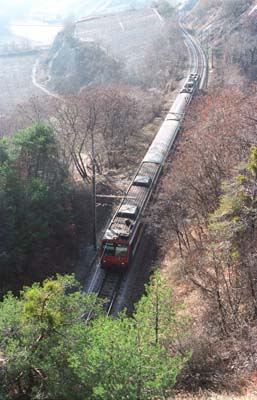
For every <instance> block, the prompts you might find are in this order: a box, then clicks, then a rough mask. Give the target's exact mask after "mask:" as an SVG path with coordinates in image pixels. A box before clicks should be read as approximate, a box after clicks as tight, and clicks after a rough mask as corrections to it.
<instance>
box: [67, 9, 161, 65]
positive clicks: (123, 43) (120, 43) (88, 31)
mask: <svg viewBox="0 0 257 400" xmlns="http://www.w3.org/2000/svg"><path fill="white" fill-rule="evenodd" d="M162 26H163V22H162V19H161V17H160V16H159V15H158V13H157V12H156V11H155V10H154V9H152V8H147V9H143V10H131V11H127V12H122V13H119V14H106V15H103V16H98V17H94V18H88V19H85V20H84V21H81V22H80V23H78V24H77V27H76V32H75V35H76V37H77V38H80V39H81V40H86V41H90V40H95V41H98V42H99V44H100V45H101V46H103V47H104V48H106V49H107V51H108V50H109V51H110V52H111V53H112V54H113V55H114V56H115V57H119V58H122V60H123V61H125V62H126V64H127V66H128V67H130V66H134V65H136V64H140V62H141V60H142V57H143V56H144V54H145V51H146V50H147V47H148V46H149V44H150V43H151V42H152V41H153V40H154V39H157V38H158V37H159V36H160V35H161V33H162Z"/></svg>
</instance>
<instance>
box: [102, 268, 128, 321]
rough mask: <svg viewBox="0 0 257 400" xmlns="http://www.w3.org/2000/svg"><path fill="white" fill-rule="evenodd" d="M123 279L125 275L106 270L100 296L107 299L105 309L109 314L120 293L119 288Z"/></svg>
mask: <svg viewBox="0 0 257 400" xmlns="http://www.w3.org/2000/svg"><path fill="white" fill-rule="evenodd" d="M122 280H123V275H121V274H120V273H117V272H106V273H105V277H104V279H103V282H102V286H101V287H100V289H99V292H98V297H99V298H100V299H104V300H106V303H105V304H104V310H105V312H106V314H107V315H109V314H111V312H112V308H113V305H114V303H115V300H116V298H117V295H118V293H119V289H120V286H121V283H122Z"/></svg>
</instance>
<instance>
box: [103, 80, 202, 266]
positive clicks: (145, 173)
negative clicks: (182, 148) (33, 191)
mask: <svg viewBox="0 0 257 400" xmlns="http://www.w3.org/2000/svg"><path fill="white" fill-rule="evenodd" d="M200 80H201V77H200V75H199V74H197V73H190V74H189V75H188V77H187V79H186V80H185V83H184V85H183V87H182V89H181V90H180V93H179V94H178V95H177V97H176V99H175V101H174V103H173V105H172V106H171V108H170V110H169V112H168V114H167V116H166V118H165V120H164V122H163V123H162V125H161V127H160V129H159V131H158V132H157V134H156V136H155V138H154V140H153V142H152V144H151V145H150V147H149V149H148V151H147V153H146V154H145V156H144V158H143V160H142V161H141V164H140V166H139V168H138V170H137V172H136V174H135V176H134V179H133V180H132V182H131V183H130V185H129V188H128V190H127V192H126V194H125V196H124V198H123V200H122V201H121V203H120V205H119V207H118V209H117V210H116V212H115V214H114V216H113V218H112V220H111V222H110V223H109V225H108V228H107V230H106V231H105V233H104V236H103V238H102V241H101V246H100V260H101V268H103V269H105V270H120V271H125V270H127V268H128V267H129V265H130V263H131V262H132V260H133V258H134V255H135V253H136V251H137V248H138V246H139V243H140V240H141V237H142V235H143V231H144V223H143V218H142V217H143V215H144V211H145V209H146V207H147V205H148V203H149V200H150V198H151V195H152V193H153V190H154V189H155V187H156V184H157V181H158V178H159V176H160V173H161V171H162V167H163V164H164V162H165V160H166V158H167V156H168V154H169V152H170V150H171V148H172V146H173V143H174V141H175V139H176V136H177V134H178V132H179V130H180V127H181V124H182V121H183V119H184V115H185V112H186V109H187V107H188V105H189V103H190V102H191V100H192V98H193V96H194V95H195V93H196V92H197V90H198V88H199V85H200Z"/></svg>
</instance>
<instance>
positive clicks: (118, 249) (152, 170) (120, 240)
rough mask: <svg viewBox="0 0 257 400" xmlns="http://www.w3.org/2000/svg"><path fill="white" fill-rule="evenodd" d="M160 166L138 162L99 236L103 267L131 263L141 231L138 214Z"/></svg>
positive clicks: (147, 198)
mask: <svg viewBox="0 0 257 400" xmlns="http://www.w3.org/2000/svg"><path fill="white" fill-rule="evenodd" d="M159 170H160V165H159V163H147V162H142V163H141V165H140V167H139V169H138V171H137V174H136V176H135V178H134V179H133V181H132V183H131V184H130V186H129V189H128V191H127V193H126V195H125V197H124V199H123V201H122V202H121V204H120V206H119V208H118V210H117V211H116V213H115V215H114V217H113V219H112V220H111V223H110V224H109V226H108V229H107V230H106V232H105V234H104V237H103V239H102V243H101V250H100V252H101V266H102V268H109V269H110V268H112V267H113V269H115V268H119V269H126V268H127V267H128V265H129V264H130V261H131V259H132V258H133V256H134V254H135V252H136V249H137V246H138V243H139V241H140V238H141V236H142V233H143V224H142V221H141V216H142V213H143V211H144V210H145V207H146V205H147V203H148V200H149V198H150V196H151V193H152V189H153V187H154V185H155V183H156V180H157V178H158V174H159Z"/></svg>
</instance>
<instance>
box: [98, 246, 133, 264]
mask: <svg viewBox="0 0 257 400" xmlns="http://www.w3.org/2000/svg"><path fill="white" fill-rule="evenodd" d="M129 247H130V246H129V244H128V243H127V242H122V241H119V240H110V241H108V240H103V242H102V247H101V267H102V268H105V267H108V268H110V267H111V266H112V267H113V268H116V267H120V268H121V269H126V268H127V267H128V265H129V256H130V249H129Z"/></svg>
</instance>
